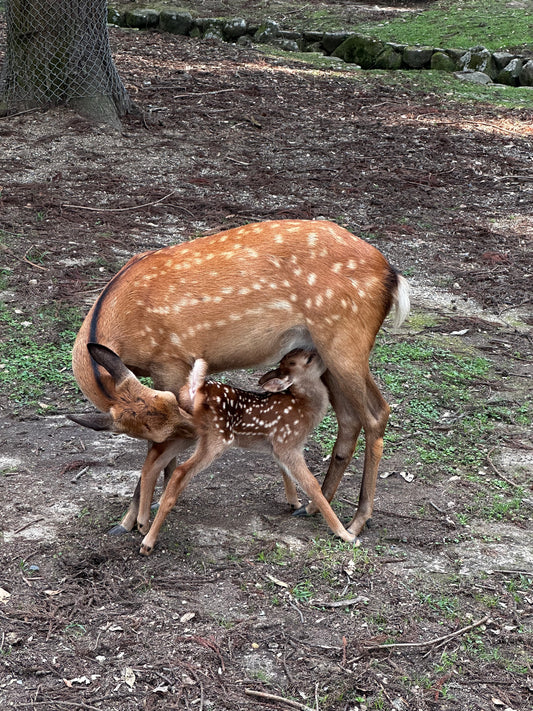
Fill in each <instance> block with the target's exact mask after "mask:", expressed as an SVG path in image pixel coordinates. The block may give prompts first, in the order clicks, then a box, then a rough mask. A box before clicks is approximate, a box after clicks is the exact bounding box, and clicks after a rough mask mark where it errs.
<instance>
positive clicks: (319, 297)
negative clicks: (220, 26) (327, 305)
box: [315, 294, 324, 308]
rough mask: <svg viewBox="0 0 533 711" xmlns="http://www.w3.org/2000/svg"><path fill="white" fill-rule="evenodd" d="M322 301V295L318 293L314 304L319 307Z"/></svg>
mask: <svg viewBox="0 0 533 711" xmlns="http://www.w3.org/2000/svg"><path fill="white" fill-rule="evenodd" d="M323 303H324V298H323V297H322V294H319V295H318V296H317V297H316V299H315V304H316V306H318V307H319V308H320V306H322V304H323Z"/></svg>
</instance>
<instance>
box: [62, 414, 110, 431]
mask: <svg viewBox="0 0 533 711" xmlns="http://www.w3.org/2000/svg"><path fill="white" fill-rule="evenodd" d="M67 417H68V419H69V420H72V422H75V423H76V424H77V425H81V426H82V427H88V428H89V429H91V430H96V431H97V432H102V431H104V430H107V431H109V432H112V431H113V418H112V417H111V415H109V414H104V413H103V412H95V413H92V414H87V415H67Z"/></svg>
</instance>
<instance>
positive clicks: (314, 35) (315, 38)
mask: <svg viewBox="0 0 533 711" xmlns="http://www.w3.org/2000/svg"><path fill="white" fill-rule="evenodd" d="M303 36H304V40H305V41H306V42H309V43H313V42H322V38H323V37H324V33H323V32H306V31H304V33H303Z"/></svg>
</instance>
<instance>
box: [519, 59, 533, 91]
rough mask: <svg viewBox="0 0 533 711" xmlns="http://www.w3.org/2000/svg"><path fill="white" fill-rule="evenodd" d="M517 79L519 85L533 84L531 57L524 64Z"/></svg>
mask: <svg viewBox="0 0 533 711" xmlns="http://www.w3.org/2000/svg"><path fill="white" fill-rule="evenodd" d="M519 79H520V86H533V59H530V60H529V62H526V63H525V64H524V66H523V67H522V70H521V71H520V77H519Z"/></svg>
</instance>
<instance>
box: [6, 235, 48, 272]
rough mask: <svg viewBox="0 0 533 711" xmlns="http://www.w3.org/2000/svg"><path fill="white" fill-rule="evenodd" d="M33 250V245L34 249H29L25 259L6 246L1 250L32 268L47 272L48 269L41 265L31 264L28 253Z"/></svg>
mask: <svg viewBox="0 0 533 711" xmlns="http://www.w3.org/2000/svg"><path fill="white" fill-rule="evenodd" d="M9 234H14V233H13V232H10V233H9ZM32 248H33V245H32V247H30V249H28V251H27V252H26V254H25V255H24V256H23V257H19V256H18V255H17V254H15V252H13V250H12V249H9V247H6V246H5V244H0V249H2V251H4V252H9V253H10V254H12V255H13V256H14V257H15V259H18V260H19V262H24V263H25V264H29V265H30V267H34V268H35V269H41V270H42V271H43V272H47V271H48V267H43V266H41V265H40V264H35V262H30V260H29V259H28V256H27V255H28V252H29V251H30V250H31V249H32Z"/></svg>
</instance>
